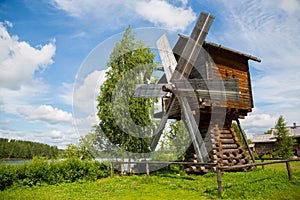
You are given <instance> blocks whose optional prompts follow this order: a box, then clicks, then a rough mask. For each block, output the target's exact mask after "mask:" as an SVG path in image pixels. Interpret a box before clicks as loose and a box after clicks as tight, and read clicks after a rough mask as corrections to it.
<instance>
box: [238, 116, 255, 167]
mask: <svg viewBox="0 0 300 200" xmlns="http://www.w3.org/2000/svg"><path fill="white" fill-rule="evenodd" d="M236 122H237V125H238V127H239V129H240V132H241V134H242V137H243V140H244V142H245V144H246V147H247V149H248V151H249V154H250V156H251V159H252V161H253V162H254V163H255V158H254V156H253V153H252V151H251V149H250V147H249V144H248V141H247V139H246V136H245V134H244V131H243V130H242V128H241V124H240V120H239V119H236Z"/></svg>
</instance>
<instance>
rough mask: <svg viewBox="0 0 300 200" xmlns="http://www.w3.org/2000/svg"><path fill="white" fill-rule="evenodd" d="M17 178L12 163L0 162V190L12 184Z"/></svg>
mask: <svg viewBox="0 0 300 200" xmlns="http://www.w3.org/2000/svg"><path fill="white" fill-rule="evenodd" d="M16 180H17V174H16V169H15V167H14V166H13V165H10V164H9V165H6V164H5V163H1V164H0V190H4V189H5V188H7V187H9V186H11V185H13V183H14V182H16Z"/></svg>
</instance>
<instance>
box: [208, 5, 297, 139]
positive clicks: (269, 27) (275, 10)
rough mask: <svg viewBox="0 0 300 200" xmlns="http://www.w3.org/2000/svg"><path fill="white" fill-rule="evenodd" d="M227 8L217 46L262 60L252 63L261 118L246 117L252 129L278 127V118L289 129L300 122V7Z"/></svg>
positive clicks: (255, 99) (254, 115)
mask: <svg viewBox="0 0 300 200" xmlns="http://www.w3.org/2000/svg"><path fill="white" fill-rule="evenodd" d="M223 5H224V10H223V11H222V12H221V14H222V16H223V18H222V19H221V20H222V24H223V25H221V26H222V27H218V28H221V31H222V34H221V37H216V38H214V39H215V42H216V41H217V42H219V43H221V44H222V45H224V46H228V47H230V48H233V49H236V50H239V51H242V52H245V53H250V54H253V55H254V56H257V57H259V58H261V60H262V62H261V63H256V62H252V61H251V62H250V65H251V66H252V67H253V68H251V69H252V71H250V73H251V75H252V77H251V79H252V92H253V94H254V102H255V105H256V106H257V108H258V109H259V110H260V112H259V113H254V114H250V115H249V116H247V117H246V120H245V121H247V120H248V118H249V120H248V122H247V123H248V124H247V126H248V127H249V128H250V127H251V124H252V127H261V125H263V124H265V125H266V126H265V128H266V129H268V128H271V127H273V126H274V123H275V121H276V119H275V120H274V117H273V116H276V117H275V118H277V117H278V116H279V115H283V116H284V117H285V118H286V121H288V122H289V123H292V122H297V121H299V116H297V114H296V113H299V112H300V107H299V105H300V99H299V95H300V86H299V85H300V79H299V76H300V70H299V64H298V60H299V55H300V48H299V47H300V24H299V21H300V15H299V11H300V10H299V9H300V7H299V1H284V0H274V1H258V0H253V1H241V2H240V3H239V4H236V3H233V2H232V1H228V0H224V1H223ZM220 17H221V15H220V16H219V18H220ZM272 120H274V121H273V124H272V126H271V127H270V125H271V121H272ZM252 130H254V129H252ZM257 131H258V130H257ZM264 131H266V130H264ZM264 131H263V132H264ZM263 132H261V131H259V132H257V133H263Z"/></svg>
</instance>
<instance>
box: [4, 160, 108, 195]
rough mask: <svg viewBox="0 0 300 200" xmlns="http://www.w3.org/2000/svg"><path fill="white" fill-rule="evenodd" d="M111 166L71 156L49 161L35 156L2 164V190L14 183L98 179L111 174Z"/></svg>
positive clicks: (34, 183)
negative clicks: (26, 160) (20, 161)
mask: <svg viewBox="0 0 300 200" xmlns="http://www.w3.org/2000/svg"><path fill="white" fill-rule="evenodd" d="M109 173H110V172H109V167H108V166H107V165H105V164H103V163H100V162H98V161H82V160H80V159H78V158H70V159H66V160H63V161H54V160H53V161H49V160H47V159H45V158H34V159H33V160H32V161H31V162H30V163H24V164H22V165H16V166H14V165H6V164H1V165H0V190H4V189H5V188H7V187H9V186H11V185H13V184H22V185H24V186H33V185H41V184H50V185H53V184H57V183H62V182H74V181H78V180H91V181H94V180H97V179H100V178H104V177H108V176H109Z"/></svg>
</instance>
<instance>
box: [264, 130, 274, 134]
mask: <svg viewBox="0 0 300 200" xmlns="http://www.w3.org/2000/svg"><path fill="white" fill-rule="evenodd" d="M272 133H273V131H272V129H269V130H267V131H266V132H264V134H272Z"/></svg>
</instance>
